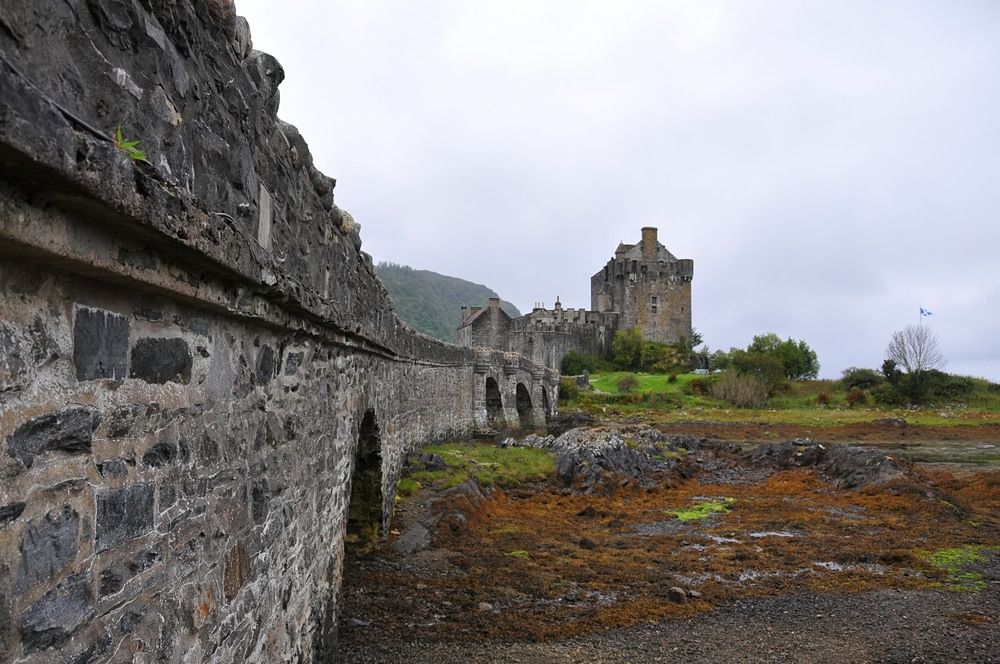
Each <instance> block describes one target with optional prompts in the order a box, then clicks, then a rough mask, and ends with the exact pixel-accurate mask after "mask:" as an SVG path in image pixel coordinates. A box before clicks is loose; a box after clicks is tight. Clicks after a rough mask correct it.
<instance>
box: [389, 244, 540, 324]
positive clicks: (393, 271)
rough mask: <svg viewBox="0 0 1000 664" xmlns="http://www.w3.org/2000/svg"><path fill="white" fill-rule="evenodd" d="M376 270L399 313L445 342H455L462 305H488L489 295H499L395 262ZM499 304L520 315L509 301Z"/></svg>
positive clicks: (504, 308) (452, 278)
mask: <svg viewBox="0 0 1000 664" xmlns="http://www.w3.org/2000/svg"><path fill="white" fill-rule="evenodd" d="M375 269H376V272H377V273H378V276H379V279H381V280H382V283H383V284H385V287H386V290H388V291H389V297H391V298H392V303H393V304H394V305H395V307H396V315H398V316H399V317H400V318H401V319H403V320H404V321H406V322H407V323H409V324H410V325H411V326H413V328H414V329H417V330H419V331H421V332H423V333H425V334H429V335H431V336H432V337H436V338H438V339H441V340H442V341H450V342H454V341H455V328H457V327H458V323H459V320H458V319H459V316H460V315H461V314H460V311H461V308H462V305H468V306H485V305H486V302H487V300H489V298H491V297H498V295H497V294H496V293H494V292H493V291H492V290H491V289H489V288H487V287H486V286H483V285H480V284H474V283H472V282H471V281H466V280H465V279H459V278H457V277H449V276H445V275H443V274H438V273H437V272H431V271H430V270H414V269H413V268H412V267H407V266H406V265H396V264H394V263H379V265H378V266H377V267H376V268H375ZM500 306H501V307H502V308H503V310H504V311H506V312H507V313H508V314H509V315H510V316H512V317H516V316H520V315H521V312H519V311H518V310H517V307H515V306H514V305H513V304H511V303H510V302H507V301H505V300H501V301H500Z"/></svg>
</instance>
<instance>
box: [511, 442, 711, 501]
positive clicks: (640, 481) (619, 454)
mask: <svg viewBox="0 0 1000 664" xmlns="http://www.w3.org/2000/svg"><path fill="white" fill-rule="evenodd" d="M550 438H551V437H546V438H544V439H543V438H537V437H536V438H535V439H533V440H532V441H530V443H529V444H534V445H544V446H547V447H550V448H551V449H552V450H553V451H554V452H555V453H556V476H557V477H558V478H559V481H560V482H561V483H562V484H563V485H564V486H566V487H573V488H576V489H578V490H580V491H583V492H584V493H588V494H590V493H595V492H602V493H608V492H610V491H613V490H614V488H615V487H618V486H627V485H629V484H637V485H638V486H640V487H642V488H653V487H656V486H660V485H662V484H663V482H664V480H665V476H666V475H667V474H668V473H670V471H673V470H674V469H675V468H676V467H677V466H678V465H679V464H680V463H681V462H682V461H683V460H684V457H685V456H686V455H687V453H688V451H689V450H692V449H696V448H697V447H698V446H699V445H700V444H701V440H700V439H698V438H695V437H694V436H686V435H666V434H663V433H661V432H659V431H657V430H656V429H652V428H650V427H598V428H585V427H580V428H576V429H570V430H569V431H567V432H566V433H564V434H562V435H561V436H559V437H558V438H556V439H554V440H549V439H550ZM526 442H527V441H526Z"/></svg>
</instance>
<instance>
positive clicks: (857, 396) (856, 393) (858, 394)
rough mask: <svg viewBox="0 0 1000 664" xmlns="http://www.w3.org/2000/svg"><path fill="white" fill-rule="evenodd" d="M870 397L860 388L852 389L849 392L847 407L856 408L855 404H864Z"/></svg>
mask: <svg viewBox="0 0 1000 664" xmlns="http://www.w3.org/2000/svg"><path fill="white" fill-rule="evenodd" d="M867 397H868V395H867V394H865V391H864V390H862V389H861V388H860V387H852V388H851V389H849V390H847V405H848V406H850V407H851V408H854V406H855V404H859V403H860V404H864V402H865V399H867Z"/></svg>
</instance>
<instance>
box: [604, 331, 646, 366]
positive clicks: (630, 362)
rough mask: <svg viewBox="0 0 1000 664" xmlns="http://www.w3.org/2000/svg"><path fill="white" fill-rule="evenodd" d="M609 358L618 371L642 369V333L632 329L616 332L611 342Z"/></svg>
mask: <svg viewBox="0 0 1000 664" xmlns="http://www.w3.org/2000/svg"><path fill="white" fill-rule="evenodd" d="M611 357H612V360H613V361H614V363H615V366H617V367H618V368H619V369H622V370H623V371H638V370H639V369H641V368H642V331H641V330H640V329H639V328H637V327H633V328H630V329H628V330H618V331H617V332H615V338H614V339H613V340H612V341H611Z"/></svg>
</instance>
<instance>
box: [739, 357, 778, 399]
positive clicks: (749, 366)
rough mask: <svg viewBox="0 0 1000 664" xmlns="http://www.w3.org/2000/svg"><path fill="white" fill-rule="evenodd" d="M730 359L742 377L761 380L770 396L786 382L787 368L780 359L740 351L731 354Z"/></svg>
mask: <svg viewBox="0 0 1000 664" xmlns="http://www.w3.org/2000/svg"><path fill="white" fill-rule="evenodd" d="M729 357H730V361H731V362H732V366H733V368H735V369H736V371H738V372H739V373H740V375H745V376H752V377H754V378H756V379H757V380H759V381H760V382H761V383H763V385H764V387H765V389H767V391H768V394H771V393H772V392H774V391H776V390H777V389H778V388H779V387H780V386H781V385H782V383H783V382H784V381H785V366H784V364H782V362H781V358H779V357H776V356H774V355H767V354H764V353H757V352H749V351H745V350H738V349H737V350H734V351H733V352H732V353H730V356H729Z"/></svg>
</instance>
